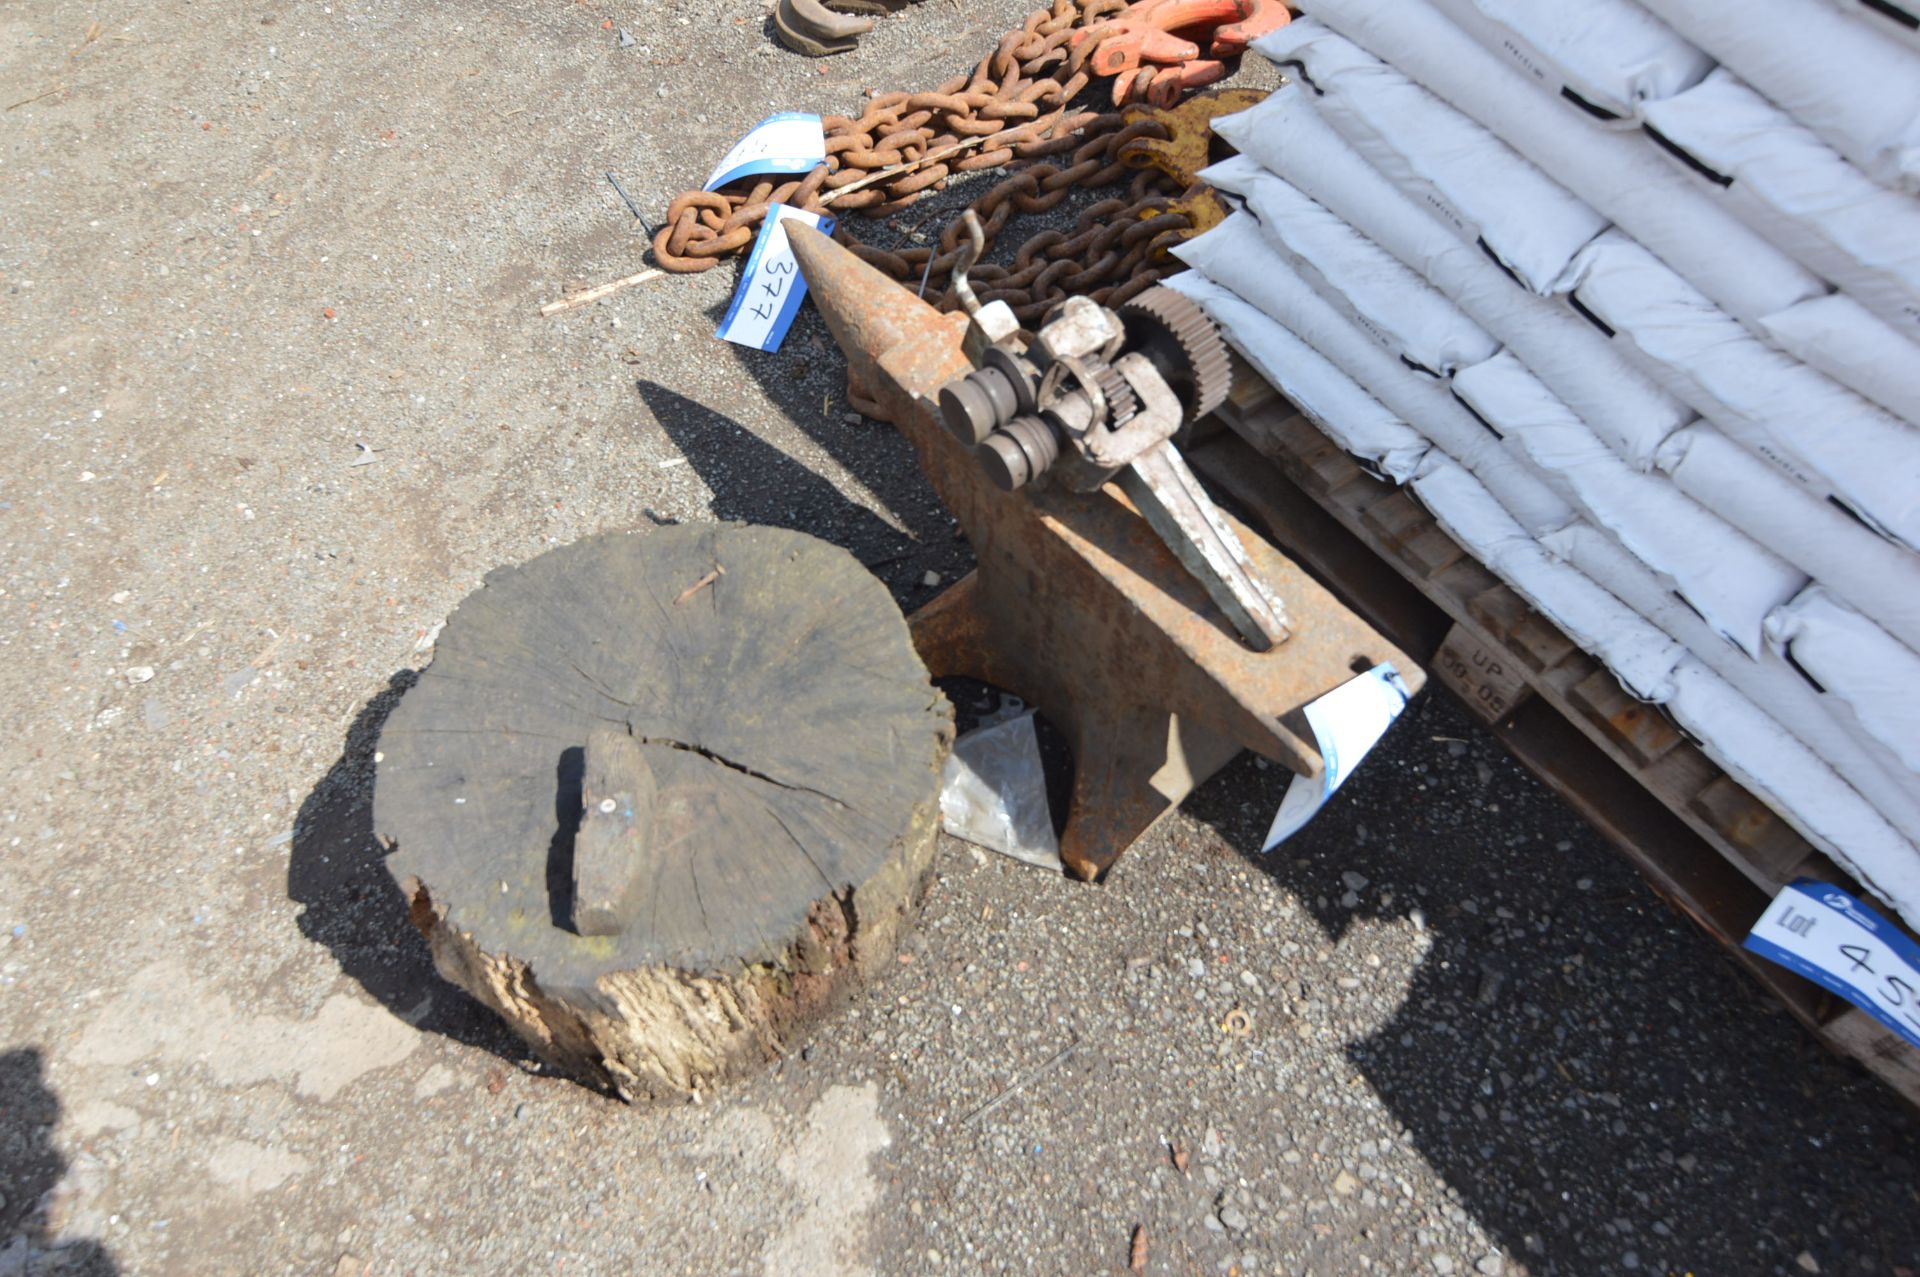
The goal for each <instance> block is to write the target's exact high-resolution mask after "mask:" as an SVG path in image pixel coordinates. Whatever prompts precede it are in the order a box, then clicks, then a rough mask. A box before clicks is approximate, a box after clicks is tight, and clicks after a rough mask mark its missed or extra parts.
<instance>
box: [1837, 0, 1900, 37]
mask: <svg viewBox="0 0 1920 1277" xmlns="http://www.w3.org/2000/svg"><path fill="white" fill-rule="evenodd" d="M1826 2H1827V4H1828V5H1829V6H1830V7H1831V8H1833V9H1835V10H1836V11H1838V12H1840V13H1843V14H1845V15H1846V16H1847V17H1849V18H1852V19H1855V20H1857V21H1858V22H1859V23H1860V25H1862V26H1864V27H1871V28H1872V29H1873V30H1874V31H1875V32H1876V33H1878V34H1880V35H1882V36H1885V37H1887V38H1889V39H1893V40H1898V41H1900V43H1902V44H1904V45H1906V46H1907V47H1908V48H1910V49H1920V3H1917V2H1916V0H1872V3H1868V0H1826Z"/></svg>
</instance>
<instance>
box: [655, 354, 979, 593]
mask: <svg viewBox="0 0 1920 1277" xmlns="http://www.w3.org/2000/svg"><path fill="white" fill-rule="evenodd" d="M797 327H798V325H796V328H797ZM748 353H749V354H752V353H757V352H748ZM636 388H637V389H638V391H639V393H640V398H641V399H642V400H643V401H644V402H645V403H646V406H647V409H648V411H649V412H651V413H652V415H653V417H654V418H655V419H656V420H657V421H658V422H659V423H660V427H661V429H663V430H664V431H666V433H667V436H668V438H670V439H672V440H673V442H674V446H675V447H677V448H679V450H680V452H681V454H682V455H683V456H685V457H686V458H687V460H688V462H689V463H691V464H692V466H693V468H694V470H695V471H696V472H697V473H698V474H699V476H700V479H701V481H702V482H703V483H705V484H706V485H707V488H708V490H709V491H711V492H712V493H713V503H712V510H713V514H714V516H715V517H716V518H720V519H737V520H741V521H743V522H747V523H756V524H762V525H765V526H768V527H776V528H789V529H792V530H793V531H796V532H805V533H807V534H808V535H809V536H816V537H819V538H820V539H822V540H824V541H831V542H833V543H834V544H835V545H837V546H840V547H841V548H842V549H844V550H846V551H848V552H849V553H851V554H852V555H853V556H854V557H855V558H856V559H859V560H860V562H861V563H862V564H864V565H865V566H866V568H867V569H868V570H869V571H871V572H872V573H873V574H874V575H875V576H877V577H879V578H880V580H881V581H883V582H885V583H886V585H887V588H888V589H889V590H891V591H892V593H893V596H894V600H895V602H897V603H899V604H900V606H901V607H902V608H904V609H907V610H911V609H912V608H914V607H917V606H918V605H919V604H921V603H923V602H925V601H926V600H927V599H928V598H929V597H931V596H932V595H933V594H934V593H935V592H936V591H935V590H933V589H931V588H928V587H926V586H924V585H922V584H921V578H922V577H923V576H924V575H925V574H926V572H927V571H928V570H929V568H931V569H932V570H935V571H938V572H940V573H941V576H942V579H943V580H945V581H951V580H952V579H953V578H954V577H955V576H957V575H959V574H961V573H964V572H965V571H966V570H967V568H969V567H971V566H972V564H971V556H970V555H969V553H968V551H967V548H966V543H965V542H964V541H961V540H959V539H957V538H956V537H955V536H954V535H953V532H952V525H951V524H949V523H948V522H947V520H946V516H945V513H944V511H941V510H939V507H938V505H937V503H935V505H934V510H933V514H932V516H931V517H927V518H919V519H915V520H913V521H911V522H902V523H901V524H900V525H899V526H896V525H895V524H894V523H890V522H888V521H887V520H886V519H883V518H881V517H880V516H879V515H878V514H876V513H874V512H873V511H872V510H869V509H867V508H866V507H865V506H862V505H859V504H858V503H856V502H854V501H850V500H848V499H847V498H846V497H844V496H842V495H841V494H840V493H839V491H838V490H836V489H835V488H834V486H833V484H832V483H830V482H828V481H827V480H826V479H824V478H822V477H821V476H820V475H818V474H815V473H814V472H813V471H812V470H810V469H808V468H807V466H806V465H804V464H803V463H802V462H800V461H797V460H795V459H794V458H793V457H790V456H788V455H787V454H786V453H785V452H783V451H781V450H780V449H779V448H777V447H775V446H774V445H772V444H770V443H767V442H766V441H765V440H763V439H761V438H760V437H759V436H758V435H756V434H755V433H754V432H753V431H751V430H748V429H747V428H746V427H745V426H743V425H741V424H740V423H739V422H737V421H735V420H733V419H732V418H731V417H728V416H725V415H724V414H722V413H719V412H716V411H714V410H713V409H712V408H709V407H707V406H706V405H705V404H702V403H698V402H696V401H695V400H692V399H689V398H687V397H686V396H685V395H682V394H680V393H678V392H677V391H674V390H670V389H668V388H667V387H665V386H662V385H660V384H659V383H658V382H654V381H647V380H641V381H639V382H637V383H636ZM767 389H768V391H769V393H773V387H772V386H771V385H769V386H768V387H767ZM786 393H787V395H788V396H789V397H790V398H791V397H792V396H794V395H795V394H798V395H800V396H805V395H807V394H808V393H809V392H807V391H805V390H799V391H795V390H793V389H791V388H789V389H788V390H787V392H786ZM776 399H778V396H776ZM780 406H781V409H782V410H783V411H784V412H786V413H788V414H789V415H790V416H791V417H792V419H793V420H794V422H795V424H797V425H800V426H801V427H802V428H803V429H805V430H806V431H807V432H808V434H809V436H810V437H814V438H816V439H835V438H836V433H835V432H834V431H833V430H829V429H827V428H825V427H822V426H819V425H818V424H817V422H818V418H819V416H820V405H819V401H818V400H814V401H813V402H812V410H811V412H809V411H807V409H806V407H805V406H804V405H803V404H801V403H798V402H785V403H781V404H780ZM856 430H857V431H858V432H859V433H860V434H862V435H864V436H866V437H867V440H866V441H867V443H868V444H869V445H874V444H876V437H877V436H879V435H880V433H881V432H882V431H884V432H885V434H886V435H887V436H889V437H890V438H891V442H892V443H893V444H896V445H898V451H899V454H900V455H898V456H893V457H890V458H888V459H886V461H885V462H884V463H878V464H876V461H875V458H872V457H862V456H851V455H841V453H840V452H838V451H835V450H834V449H833V448H829V451H830V452H833V453H834V455H835V459H836V460H838V461H839V462H840V463H841V464H842V465H844V466H846V467H847V468H848V470H849V471H850V472H851V473H853V474H854V475H855V476H856V477H857V478H859V480H860V481H861V482H862V483H863V484H866V485H867V486H868V488H869V490H871V491H873V492H874V493H875V495H876V496H878V497H879V498H880V499H881V501H882V502H883V504H886V505H887V506H888V508H889V512H890V513H892V512H893V511H894V510H895V509H896V506H895V503H894V502H892V501H890V500H889V499H888V496H889V490H890V489H891V488H893V487H895V486H897V482H898V477H899V476H898V471H899V469H900V468H901V467H904V468H905V471H906V474H907V477H908V478H909V479H910V480H911V481H912V483H913V484H915V485H919V486H922V487H924V484H921V481H920V477H919V471H918V470H917V469H915V468H914V463H913V457H912V453H911V451H910V450H909V449H907V447H906V442H905V440H902V439H900V438H899V436H898V435H895V434H894V432H893V428H892V427H891V426H880V427H872V426H869V427H842V431H843V432H847V433H851V432H853V431H856ZM890 451H891V449H890ZM926 500H928V501H932V500H933V498H932V495H931V490H928V491H927V494H926ZM902 528H905V530H904V531H903V530H902Z"/></svg>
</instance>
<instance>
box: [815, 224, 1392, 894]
mask: <svg viewBox="0 0 1920 1277" xmlns="http://www.w3.org/2000/svg"><path fill="white" fill-rule="evenodd" d="M788 226H789V229H788V236H789V239H790V242H791V243H792V245H793V253H794V257H795V258H796V259H797V260H798V261H799V264H800V270H801V273H802V274H803V275H805V277H806V281H807V287H808V289H809V290H810V291H811V292H812V294H813V297H814V301H815V303H816V304H817V305H818V306H819V307H820V311H821V314H822V315H824V316H825V317H826V321H827V326H828V327H829V328H830V329H831V330H832V332H833V335H834V339H835V340H836V341H838V342H839V344H840V348H841V350H843V351H844V352H846V356H847V362H848V366H849V371H850V373H851V375H852V379H853V380H854V381H855V382H857V383H859V384H861V385H862V386H864V387H865V390H866V393H867V394H869V395H871V396H872V397H874V398H875V399H876V400H877V401H878V402H879V403H880V405H881V406H882V407H883V408H884V409H885V410H886V412H887V415H888V417H889V419H891V420H892V421H893V422H894V424H895V425H896V426H897V427H898V428H899V429H900V431H901V432H902V433H903V434H905V435H906V436H907V438H908V439H909V440H910V441H911V442H912V443H913V446H914V450H915V452H916V453H917V454H918V455H919V458H920V467H921V469H922V470H924V471H925V472H926V475H927V478H928V480H929V481H930V482H931V483H932V484H933V487H934V490H935V491H937V492H938V493H939V494H940V499H941V500H942V501H944V502H945V503H946V506H947V509H949V510H950V511H952V512H953V515H954V517H955V518H956V519H958V520H959V521H960V525H961V527H962V529H963V530H964V531H965V532H966V534H967V539H968V541H969V542H970V543H971V544H972V546H973V550H974V554H975V556H976V559H977V561H978V564H979V566H978V568H977V569H976V570H975V571H974V572H973V573H972V574H971V575H969V576H967V577H966V578H964V579H963V580H961V581H960V582H959V583H958V584H956V585H955V586H953V588H951V589H949V590H948V591H947V592H946V593H944V594H942V595H940V596H939V597H938V598H937V599H935V600H934V601H933V602H931V603H929V604H928V605H927V606H925V607H924V608H922V609H921V610H920V611H919V612H917V613H915V614H914V615H913V617H911V618H910V620H911V623H912V626H913V639H914V644H915V646H916V647H917V648H918V649H919V652H920V658H921V660H923V661H924V662H925V663H926V665H927V668H928V671H929V672H930V673H932V674H933V675H934V676H935V677H936V678H939V677H945V676H950V675H961V676H965V677H968V678H977V679H979V680H981V681H982V682H986V683H991V684H993V685H994V686H996V687H1000V688H1004V689H1005V690H1007V691H1009V692H1012V693H1014V694H1015V695H1017V696H1019V697H1021V698H1022V699H1023V700H1025V701H1026V702H1027V703H1028V704H1031V705H1035V706H1038V707H1039V709H1040V712H1041V713H1043V714H1045V715H1046V716H1047V717H1048V718H1049V719H1050V720H1052V722H1053V723H1055V724H1056V725H1057V726H1058V727H1059V728H1060V731H1061V733H1062V734H1063V735H1064V736H1065V737H1066V738H1067V742H1068V744H1069V745H1070V746H1071V748H1072V750H1073V756H1074V782H1073V797H1072V801H1071V805H1070V810H1069V812H1068V815H1067V825H1066V829H1065V831H1064V832H1063V833H1062V834H1061V838H1060V856H1061V859H1062V860H1063V861H1064V862H1065V863H1066V865H1067V868H1068V869H1070V870H1071V871H1072V872H1073V873H1075V874H1077V875H1078V876H1080V877H1082V878H1088V879H1094V878H1098V877H1099V876H1100V875H1101V874H1103V873H1105V872H1106V870H1107V869H1108V868H1109V867H1110V866H1111V865H1112V864H1113V862H1114V861H1115V860H1117V859H1119V857H1120V855H1121V853H1123V852H1124V851H1125V850H1126V849H1127V848H1128V847H1129V846H1130V845H1131V844H1132V843H1133V841H1134V840H1135V839H1136V838H1138V837H1140V836H1141V835H1142V834H1144V833H1145V832H1146V831H1147V830H1148V829H1149V828H1151V827H1152V825H1153V824H1154V823H1155V822H1156V821H1158V820H1159V819H1160V818H1161V817H1162V816H1164V815H1166V814H1167V812H1168V811H1170V810H1171V809H1172V808H1173V807H1174V806H1175V805H1177V804H1178V803H1179V802H1180V800H1181V799H1183V798H1185V797H1186V796H1187V794H1188V793H1190V792H1191V791H1192V790H1193V789H1194V788H1195V787H1196V786H1198V785H1199V784H1200V783H1201V782H1203V781H1204V780H1206V779H1207V777H1209V776H1211V775H1212V774H1213V773H1214V772H1215V771H1217V770H1219V769H1220V768H1221V767H1223V766H1224V765H1225V764H1226V763H1227V762H1228V760H1230V759H1231V758H1232V757H1233V756H1234V755H1236V754H1237V753H1239V751H1240V750H1241V749H1250V750H1253V751H1254V752H1256V753H1258V754H1262V755H1264V756H1266V757H1268V758H1271V759H1273V760H1274V761H1275V762H1278V763H1281V764H1283V765H1284V766H1286V767H1288V768H1290V769H1292V770H1293V771H1295V772H1297V773H1299V774H1301V775H1303V776H1309V777H1318V776H1320V775H1321V774H1322V771H1323V769H1324V766H1325V763H1324V760H1323V759H1322V758H1321V757H1320V752H1319V750H1318V748H1317V746H1316V744H1315V741H1314V737H1313V733H1312V731H1311V729H1310V728H1309V727H1308V726H1307V724H1306V722H1305V718H1304V715H1302V714H1301V712H1300V711H1301V710H1302V709H1303V707H1304V706H1305V705H1306V704H1307V703H1308V702H1309V701H1312V700H1315V699H1316V698H1318V697H1320V696H1322V695H1324V694H1325V693H1327V692H1329V691H1331V690H1333V689H1334V688H1335V687H1337V686H1339V685H1340V684H1342V683H1344V682H1346V681H1347V680H1348V679H1350V678H1352V677H1353V675H1354V674H1355V672H1356V671H1359V670H1364V669H1367V668H1370V667H1371V666H1373V665H1375V664H1377V663H1379V662H1381V661H1388V662H1391V663H1392V664H1393V666H1394V667H1395V668H1396V669H1397V670H1399V671H1400V673H1401V675H1402V676H1403V677H1404V678H1405V679H1406V680H1407V682H1408V686H1409V687H1410V688H1412V689H1413V690H1416V691H1417V690H1418V689H1419V687H1420V685H1421V683H1422V682H1423V681H1424V675H1423V673H1422V672H1421V670H1420V669H1419V667H1418V666H1417V665H1416V664H1415V663H1414V662H1412V661H1411V660H1409V659H1408V658H1407V657H1406V655H1405V654H1404V653H1402V652H1400V651H1399V650H1398V649H1396V648H1395V647H1394V646H1393V645H1392V644H1390V643H1388V642H1387V641H1386V639H1384V638H1382V637H1381V636H1380V634H1379V633H1378V632H1376V631H1375V630H1374V629H1373V628H1372V627H1370V626H1369V625H1367V624H1366V623H1365V622H1364V621H1362V620H1361V619H1360V618H1359V617H1357V616H1355V615H1354V614H1353V613H1352V612H1350V611H1349V610H1348V609H1347V608H1345V607H1344V606H1342V605H1341V604H1340V602H1339V601H1338V600H1337V599H1335V598H1334V597H1333V596H1332V595H1331V594H1329V593H1328V592H1327V591H1326V590H1325V589H1323V588H1322V587H1321V586H1320V585H1319V584H1317V583H1316V582H1315V581H1313V580H1312V579H1311V578H1310V577H1308V576H1307V574H1306V573H1305V572H1304V571H1302V570H1301V569H1300V568H1299V567H1298V566H1296V565H1295V564H1294V563H1293V562H1292V561H1290V560H1289V559H1287V558H1286V557H1285V556H1284V555H1282V554H1281V553H1280V552H1279V551H1277V550H1275V549H1274V548H1273V547H1272V546H1270V545H1268V544H1267V543H1266V542H1265V541H1263V540H1261V539H1260V538H1259V537H1257V536H1255V535H1254V534H1253V533H1252V532H1250V531H1249V530H1248V529H1247V528H1246V527H1245V526H1243V525H1241V524H1239V523H1238V522H1237V521H1234V520H1231V519H1229V523H1230V524H1231V525H1232V527H1233V529H1234V531H1235V532H1236V533H1238V535H1239V537H1240V540H1241V543H1242V544H1243V545H1244V546H1246V548H1247V552H1248V555H1249V557H1250V559H1251V560H1252V563H1253V566H1254V569H1255V570H1256V571H1257V572H1258V573H1259V574H1261V575H1262V576H1263V577H1264V578H1265V579H1266V582H1267V584H1268V585H1269V586H1270V587H1271V588H1272V589H1273V592H1274V593H1275V594H1276V595H1277V596H1278V597H1279V598H1280V600H1281V601H1282V602H1283V603H1284V605H1285V607H1286V611H1287V619H1288V623H1289V625H1290V626H1291V628H1292V637H1291V638H1289V639H1288V640H1287V641H1286V642H1284V643H1281V644H1279V645H1277V646H1276V647H1274V648H1273V649H1272V650H1271V651H1268V652H1254V651H1252V650H1251V649H1249V648H1248V647H1246V646H1245V645H1244V644H1243V643H1242V642H1241V641H1240V639H1239V638H1238V637H1237V636H1236V635H1235V634H1234V632H1233V630H1232V628H1231V626H1230V625H1229V624H1228V622H1227V619H1226V617H1225V616H1224V615H1222V614H1221V612H1220V611H1219V609H1218V608H1217V607H1215V606H1214V604H1213V603H1212V601H1211V600H1209V599H1208V597H1207V594H1206V591H1205V590H1204V589H1203V588H1202V587H1201V585H1200V583H1199V582H1198V581H1196V580H1195V579H1194V578H1193V577H1192V576H1190V575H1188V573H1187V571H1186V569H1185V568H1183V567H1182V566H1181V564H1180V561H1179V560H1178V559H1177V558H1175V557H1174V554H1173V552H1172V551H1171V550H1170V549H1168V548H1167V546H1166V545H1165V544H1164V543H1163V542H1162V541H1161V540H1160V539H1159V538H1158V536H1156V535H1155V533H1154V532H1153V530H1152V528H1150V527H1149V526H1148V524H1147V522H1146V520H1145V519H1143V518H1141V517H1140V514H1139V512H1138V511H1137V510H1135V509H1134V508H1133V507H1132V506H1131V505H1129V504H1128V503H1127V501H1126V499H1125V498H1124V497H1123V496H1122V495H1121V494H1120V492H1119V491H1118V489H1117V488H1115V487H1113V486H1112V485H1108V486H1107V487H1106V488H1104V489H1102V490H1101V491H1099V492H1095V493H1072V492H1066V491H1064V490H1061V489H1060V488H1059V487H1057V486H1054V485H1045V486H1038V487H1028V488H1024V489H1022V490H1020V491H1018V492H1011V493H1010V492H1003V491H1001V490H1000V489H998V488H996V487H994V486H993V484H992V483H991V482H989V481H988V479H987V478H986V476H985V474H984V473H983V472H982V471H981V469H980V466H979V464H978V463H977V462H976V461H975V460H974V458H973V456H972V454H971V453H970V452H969V451H968V450H967V448H966V447H965V446H963V445H962V444H961V443H960V441H959V440H957V439H955V438H954V437H953V436H952V435H951V434H949V433H947V431H946V430H945V429H944V428H942V426H941V425H940V423H939V421H938V419H937V418H936V415H935V411H936V410H935V397H936V396H937V395H938V393H939V390H940V387H941V386H943V385H945V384H946V383H947V382H948V381H949V380H951V379H952V378H954V377H956V376H959V375H961V374H963V373H965V372H967V371H969V370H970V368H971V365H970V364H969V363H968V362H967V358H966V356H965V355H964V354H963V353H962V352H961V348H960V343H961V337H962V335H963V334H964V332H965V331H966V324H967V321H966V317H965V316H963V315H943V314H941V313H940V312H939V311H937V310H935V309H934V308H933V307H932V306H930V305H928V304H927V303H926V302H924V301H921V300H920V299H918V298H916V297H915V296H914V295H913V294H912V293H911V292H909V291H908V290H907V289H905V288H903V287H901V286H900V285H899V284H897V283H895V282H894V281H893V280H891V279H889V278H887V277H886V276H885V275H882V274H881V273H880V272H879V271H877V270H875V269H874V268H873V267H871V266H868V265H867V264H866V263H864V262H862V261H861V260H860V259H859V258H857V257H855V256H853V255H852V254H851V253H849V252H847V251H846V250H845V249H844V248H841V247H840V246H839V245H838V244H835V243H834V242H833V241H832V240H830V239H828V238H827V237H826V236H824V235H821V234H820V233H818V232H817V231H814V230H812V229H811V228H808V227H804V226H797V225H794V224H793V223H789V224H788Z"/></svg>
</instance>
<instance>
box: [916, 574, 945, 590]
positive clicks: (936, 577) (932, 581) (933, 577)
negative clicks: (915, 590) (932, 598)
mask: <svg viewBox="0 0 1920 1277" xmlns="http://www.w3.org/2000/svg"><path fill="white" fill-rule="evenodd" d="M920 584H922V585H924V586H926V587H927V588H928V589H932V588H933V587H934V586H936V585H938V584H940V574H939V573H938V572H929V573H927V574H926V575H925V576H923V577H921V578H920Z"/></svg>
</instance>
